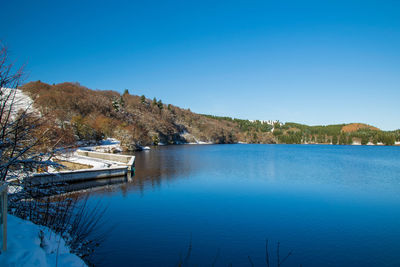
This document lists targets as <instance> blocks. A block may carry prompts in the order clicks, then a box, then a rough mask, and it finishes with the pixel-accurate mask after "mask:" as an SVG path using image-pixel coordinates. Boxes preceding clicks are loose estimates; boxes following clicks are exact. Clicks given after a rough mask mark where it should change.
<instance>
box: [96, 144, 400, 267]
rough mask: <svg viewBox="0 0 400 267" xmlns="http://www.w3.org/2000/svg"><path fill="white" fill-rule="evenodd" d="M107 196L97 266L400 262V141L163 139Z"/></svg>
mask: <svg viewBox="0 0 400 267" xmlns="http://www.w3.org/2000/svg"><path fill="white" fill-rule="evenodd" d="M99 200H100V201H101V203H102V205H104V206H107V211H106V213H105V215H104V218H103V219H104V220H103V224H104V225H105V226H109V227H113V230H112V231H111V232H110V233H109V236H108V238H107V239H106V240H105V241H104V242H103V243H102V245H101V246H100V247H99V248H98V250H97V251H96V254H95V264H96V265H98V266H177V265H178V263H179V262H181V263H184V266H229V265H230V264H232V266H252V264H251V262H252V263H253V264H254V266H266V264H265V257H266V248H265V246H266V239H268V243H269V251H270V253H269V257H270V260H271V265H270V266H277V264H276V261H277V243H278V242H280V258H281V260H282V259H283V258H285V256H286V255H287V254H288V253H289V252H290V251H293V252H292V255H291V256H290V257H289V258H288V259H287V260H286V261H285V262H284V263H283V264H282V265H281V266H283V267H284V266H300V264H301V265H302V266H304V267H306V266H400V245H399V244H400V147H384V146H329V145H245V144H237V145H179V146H165V147H156V148H154V149H152V150H150V151H143V152H138V153H136V175H135V177H134V180H133V182H131V183H127V184H123V185H119V186H113V187H112V188H111V189H107V190H99V191H97V192H95V193H93V194H92V195H91V197H90V199H89V203H96V202H97V201H99Z"/></svg>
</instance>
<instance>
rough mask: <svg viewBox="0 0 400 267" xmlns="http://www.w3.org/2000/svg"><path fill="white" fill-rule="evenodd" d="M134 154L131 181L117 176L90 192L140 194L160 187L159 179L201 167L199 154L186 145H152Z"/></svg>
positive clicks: (174, 176) (172, 178)
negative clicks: (131, 192)
mask: <svg viewBox="0 0 400 267" xmlns="http://www.w3.org/2000/svg"><path fill="white" fill-rule="evenodd" d="M134 155H135V156H136V159H135V175H134V177H132V179H131V181H129V182H126V180H121V179H117V180H116V181H115V182H112V183H109V184H108V185H106V184H104V186H100V187H93V188H92V189H93V190H91V191H92V193H93V194H101V195H109V194H113V193H118V192H121V193H122V194H123V195H126V194H127V193H128V192H129V191H138V192H141V193H144V192H145V191H146V190H148V189H154V188H158V187H161V184H162V183H163V182H170V181H173V180H175V179H184V178H185V177H189V175H190V174H191V173H193V172H195V171H198V170H199V168H201V167H202V166H201V164H200V162H201V161H200V156H199V154H197V153H193V148H191V146H186V145H185V146H183V145H180V146H165V147H155V148H152V149H151V150H149V151H142V152H136V153H135V154H134ZM197 157H198V158H197ZM113 179H114V178H112V179H111V180H113ZM109 182H110V181H109Z"/></svg>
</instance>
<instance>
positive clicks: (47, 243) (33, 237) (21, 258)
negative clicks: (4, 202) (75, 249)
mask: <svg viewBox="0 0 400 267" xmlns="http://www.w3.org/2000/svg"><path fill="white" fill-rule="evenodd" d="M7 233H8V239H7V251H5V252H2V253H1V254H0V266H40V267H47V266H48V267H53V266H71V267H74V266H76V267H78V266H79V267H81V266H86V264H85V262H84V261H83V260H82V259H81V258H79V257H78V256H76V255H75V254H72V253H70V250H69V248H68V247H67V245H66V244H65V240H64V239H63V238H62V237H61V236H59V235H57V234H56V233H54V232H53V231H51V230H50V229H49V228H47V227H44V226H39V225H36V224H34V223H32V222H30V221H26V220H23V219H20V218H18V217H15V216H13V215H10V214H8V215H7Z"/></svg>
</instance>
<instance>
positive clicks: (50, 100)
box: [21, 81, 400, 150]
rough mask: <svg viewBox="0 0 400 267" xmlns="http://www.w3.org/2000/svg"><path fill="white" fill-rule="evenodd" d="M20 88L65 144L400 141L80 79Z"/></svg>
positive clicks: (355, 126) (131, 146) (395, 134)
mask: <svg viewBox="0 0 400 267" xmlns="http://www.w3.org/2000/svg"><path fill="white" fill-rule="evenodd" d="M21 89H22V90H23V91H24V92H25V93H27V94H28V95H30V96H31V98H32V99H34V106H35V108H36V109H37V110H39V111H40V112H41V113H42V114H44V115H45V116H46V117H47V118H48V123H50V124H52V125H53V130H52V134H53V138H54V139H58V140H60V141H59V142H60V143H62V144H64V145H66V144H70V145H72V144H76V142H77V141H99V140H101V139H104V138H107V137H113V138H116V139H118V140H121V145H122V146H123V147H124V148H125V149H126V150H135V149H137V148H139V147H141V146H146V145H153V144H154V145H157V144H182V143H192V142H194V143H198V142H209V143H217V144H228V143H237V142H244V143H263V144H271V143H282V144H340V145H345V144H353V143H359V144H363V145H365V144H368V143H370V144H384V145H393V144H395V142H396V141H400V131H399V130H397V131H381V130H379V129H378V128H376V127H373V126H370V125H366V124H360V123H352V124H337V125H327V126H308V125H304V124H299V123H293V122H287V123H285V124H282V123H274V124H270V123H266V122H263V121H258V120H256V121H250V120H243V119H236V118H231V117H219V116H213V115H204V114H196V113H193V112H191V111H190V110H188V109H182V108H179V107H177V106H174V105H171V104H165V103H163V102H162V100H160V99H156V98H153V99H148V98H146V97H145V96H143V95H142V96H138V95H134V94H131V93H130V92H129V91H128V90H125V92H124V93H123V94H120V93H118V92H115V91H104V90H91V89H89V88H86V87H84V86H82V85H80V84H79V83H70V82H66V83H60V84H53V85H50V84H46V83H43V82H41V81H36V82H30V83H27V84H25V85H24V86H22V87H21Z"/></svg>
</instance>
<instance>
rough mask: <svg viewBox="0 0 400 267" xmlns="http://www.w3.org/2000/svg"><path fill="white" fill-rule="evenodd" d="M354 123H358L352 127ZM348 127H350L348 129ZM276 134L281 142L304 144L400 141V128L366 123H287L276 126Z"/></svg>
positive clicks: (391, 142) (387, 143)
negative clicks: (380, 127) (383, 127)
mask: <svg viewBox="0 0 400 267" xmlns="http://www.w3.org/2000/svg"><path fill="white" fill-rule="evenodd" d="M353 125H357V126H358V129H357V127H355V128H354V129H351V128H352V127H351V126H353ZM347 129H349V130H348V131H347ZM273 134H274V136H275V137H276V138H277V139H278V140H279V142H280V143H286V144H302V143H319V144H330V143H332V144H339V145H350V144H352V143H353V142H359V143H360V144H362V145H366V144H368V143H372V144H379V143H381V144H384V145H394V144H395V141H400V130H396V131H381V130H379V129H377V128H375V127H372V126H369V125H366V124H336V125H327V126H308V125H304V124H299V123H291V122H289V123H285V124H284V125H282V126H278V125H277V127H276V129H275V131H274V133H273Z"/></svg>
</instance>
